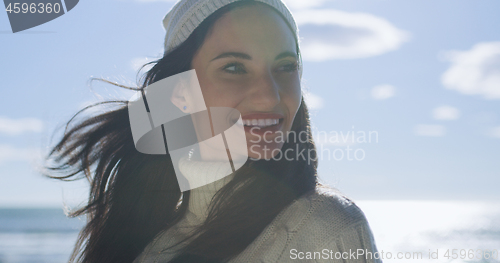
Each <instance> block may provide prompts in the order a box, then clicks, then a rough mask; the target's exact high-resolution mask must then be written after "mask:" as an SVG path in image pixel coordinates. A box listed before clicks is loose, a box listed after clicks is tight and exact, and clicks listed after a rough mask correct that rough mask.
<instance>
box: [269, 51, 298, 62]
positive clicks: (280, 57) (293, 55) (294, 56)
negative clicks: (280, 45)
mask: <svg viewBox="0 0 500 263" xmlns="http://www.w3.org/2000/svg"><path fill="white" fill-rule="evenodd" d="M286 57H292V58H294V59H297V54H296V53H294V52H291V51H285V52H283V53H281V54H279V55H277V56H276V58H275V59H274V60H278V59H282V58H286Z"/></svg>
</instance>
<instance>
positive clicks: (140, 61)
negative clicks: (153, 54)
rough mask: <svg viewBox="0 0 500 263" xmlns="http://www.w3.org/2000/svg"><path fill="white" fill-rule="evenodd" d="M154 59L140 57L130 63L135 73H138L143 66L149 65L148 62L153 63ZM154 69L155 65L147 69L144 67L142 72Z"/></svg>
mask: <svg viewBox="0 0 500 263" xmlns="http://www.w3.org/2000/svg"><path fill="white" fill-rule="evenodd" d="M153 60H154V59H152V58H148V57H138V58H134V59H132V61H131V62H130V66H131V67H132V69H133V70H134V71H138V70H139V69H140V68H141V67H142V65H144V64H146V63H148V62H151V61H153ZM152 67H153V65H148V66H146V67H144V68H143V69H142V70H143V71H148V70H150V69H151V68H152Z"/></svg>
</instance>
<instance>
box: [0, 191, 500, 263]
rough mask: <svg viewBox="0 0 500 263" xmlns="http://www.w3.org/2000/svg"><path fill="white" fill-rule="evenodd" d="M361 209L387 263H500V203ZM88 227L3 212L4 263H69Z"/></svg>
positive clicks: (0, 252)
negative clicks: (83, 228)
mask: <svg viewBox="0 0 500 263" xmlns="http://www.w3.org/2000/svg"><path fill="white" fill-rule="evenodd" d="M356 203H357V204H358V206H359V207H360V208H361V209H362V210H363V212H364V213H365V215H366V217H367V219H368V221H369V224H370V227H371V229H372V232H373V234H374V237H375V242H376V244H377V248H378V250H379V252H382V251H383V252H384V254H383V261H384V262H421V263H442V262H456V263H472V262H481V263H485V262H489V263H500V255H498V252H500V202H464V201H449V202H444V201H358V202H356ZM83 224H84V220H83V219H74V218H72V219H70V218H67V217H66V216H65V215H64V213H63V210H62V209H0V263H21V262H23V263H24V262H33V263H34V262H36V263H43V262H51V263H52V262H54V263H58V262H61V263H62V262H67V261H68V259H69V256H70V254H71V251H72V249H73V246H74V244H75V242H76V238H77V235H78V231H79V230H80V229H81V227H82V226H83ZM327 249H328V248H327ZM453 249H455V250H453ZM487 249H488V250H492V251H494V250H495V249H496V250H497V251H498V252H497V254H496V258H495V254H493V255H490V258H488V259H485V258H484V257H485V255H486V254H485V253H483V252H484V251H486V250H487ZM471 250H472V251H473V253H472V254H471ZM446 251H449V254H448V257H446ZM479 251H483V252H479ZM436 252H437V253H436ZM453 252H454V253H455V254H453ZM398 253H399V256H402V257H403V258H397V257H398ZM418 253H420V254H418ZM389 255H391V258H389ZM419 255H421V257H419ZM431 255H432V257H431ZM471 255H473V256H474V258H469V256H471ZM379 256H381V255H379ZM436 256H437V258H436ZM480 256H481V258H479V257H480ZM453 257H455V259H454V258H453Z"/></svg>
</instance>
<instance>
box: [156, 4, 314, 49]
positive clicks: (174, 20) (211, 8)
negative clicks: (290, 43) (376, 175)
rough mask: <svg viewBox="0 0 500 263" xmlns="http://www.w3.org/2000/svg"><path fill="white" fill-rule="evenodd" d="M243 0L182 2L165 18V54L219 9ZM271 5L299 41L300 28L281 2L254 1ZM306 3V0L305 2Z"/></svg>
mask: <svg viewBox="0 0 500 263" xmlns="http://www.w3.org/2000/svg"><path fill="white" fill-rule="evenodd" d="M238 1H242V0H180V1H178V2H177V3H176V4H175V5H174V6H173V7H172V9H170V11H169V12H168V13H167V14H166V15H165V17H164V18H163V27H164V28H165V30H166V35H165V44H164V47H165V54H167V53H169V52H170V51H172V50H173V49H174V48H176V47H177V46H179V45H180V44H182V42H184V41H185V40H186V39H187V38H188V37H189V36H190V35H191V33H193V31H194V30H195V29H196V28H197V27H198V26H199V25H200V24H201V22H202V21H203V20H205V18H207V17H208V16H210V15H211V14H212V13H214V12H215V11H217V10H218V9H219V8H221V7H223V6H226V5H228V4H231V3H233V2H238ZM253 1H256V2H261V3H264V4H267V5H270V6H271V7H273V8H274V9H276V10H277V11H278V12H280V13H281V14H282V15H283V17H284V18H285V19H286V21H287V22H288V24H289V25H290V27H291V28H292V29H293V31H294V34H295V37H296V39H297V40H298V39H299V38H298V28H297V24H296V23H295V20H294V19H293V16H292V14H291V13H290V10H289V9H288V8H287V7H286V5H285V4H284V3H283V2H282V1H281V0H253ZM304 1H306V0H304Z"/></svg>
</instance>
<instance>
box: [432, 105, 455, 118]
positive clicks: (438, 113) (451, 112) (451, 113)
mask: <svg viewBox="0 0 500 263" xmlns="http://www.w3.org/2000/svg"><path fill="white" fill-rule="evenodd" d="M432 117H433V118H434V119H436V120H457V119H458V118H460V110H459V109H457V108H455V107H452V106H446V105H445V106H440V107H437V108H435V109H434V110H432Z"/></svg>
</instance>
